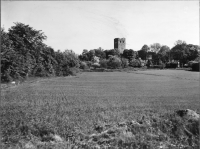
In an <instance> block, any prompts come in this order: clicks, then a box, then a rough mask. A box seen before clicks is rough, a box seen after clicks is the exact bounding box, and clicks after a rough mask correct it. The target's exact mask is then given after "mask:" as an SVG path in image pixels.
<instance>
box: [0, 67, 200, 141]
mask: <svg viewBox="0 0 200 149" xmlns="http://www.w3.org/2000/svg"><path fill="white" fill-rule="evenodd" d="M199 105H200V100H199V73H198V72H190V71H184V70H155V71H153V70H149V71H132V72H84V73H82V74H79V75H78V76H72V77H60V78H51V79H41V80H39V81H37V82H33V83H24V84H21V85H19V86H17V87H15V88H10V89H7V90H5V91H2V94H1V108H0V109H1V111H0V113H1V119H2V122H1V125H2V127H3V129H4V131H3V134H4V140H3V141H5V142H6V141H7V142H12V143H13V142H17V141H18V140H19V137H21V135H22V134H19V130H18V129H20V126H21V125H23V124H24V123H26V124H27V125H28V126H29V125H31V127H32V125H38V127H39V126H40V127H48V129H53V130H54V132H56V133H57V134H59V135H61V136H62V137H64V138H68V137H69V136H70V135H71V134H73V132H74V131H77V130H79V131H81V132H83V133H86V134H91V133H92V132H94V128H93V126H94V124H102V123H107V124H112V123H116V122H122V121H125V120H132V119H137V118H139V117H141V115H148V114H152V113H165V112H170V111H173V110H176V109H192V110H196V111H197V112H199V111H200V107H199ZM26 133H27V132H26Z"/></svg>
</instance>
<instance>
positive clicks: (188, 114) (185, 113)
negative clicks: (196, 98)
mask: <svg viewBox="0 0 200 149" xmlns="http://www.w3.org/2000/svg"><path fill="white" fill-rule="evenodd" d="M176 113H177V114H178V115H179V116H180V117H182V118H184V119H187V120H195V121H199V114H197V113H196V112H195V111H193V110H190V109H186V110H178V111H176Z"/></svg>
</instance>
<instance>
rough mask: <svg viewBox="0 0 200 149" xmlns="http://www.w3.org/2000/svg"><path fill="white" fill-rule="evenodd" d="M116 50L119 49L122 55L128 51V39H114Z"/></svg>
mask: <svg viewBox="0 0 200 149" xmlns="http://www.w3.org/2000/svg"><path fill="white" fill-rule="evenodd" d="M114 48H115V49H118V50H119V51H120V53H123V51H124V49H126V39H125V38H115V39H114Z"/></svg>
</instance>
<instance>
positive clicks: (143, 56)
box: [138, 44, 150, 60]
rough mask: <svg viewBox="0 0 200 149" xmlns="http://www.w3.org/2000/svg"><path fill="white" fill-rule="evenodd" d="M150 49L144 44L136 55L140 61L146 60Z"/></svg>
mask: <svg viewBox="0 0 200 149" xmlns="http://www.w3.org/2000/svg"><path fill="white" fill-rule="evenodd" d="M149 50H150V48H149V47H148V46H147V45H146V44H145V45H144V46H142V48H141V50H139V51H138V55H139V57H140V58H141V59H143V60H146V59H147V53H148V52H149Z"/></svg>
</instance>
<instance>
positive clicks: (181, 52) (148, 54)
mask: <svg viewBox="0 0 200 149" xmlns="http://www.w3.org/2000/svg"><path fill="white" fill-rule="evenodd" d="M199 55H200V46H198V45H193V44H187V43H186V42H185V41H181V40H178V41H176V42H175V44H174V47H172V48H171V49H170V48H169V47H168V46H167V45H161V44H159V43H154V44H152V45H150V46H148V45H146V44H145V45H144V46H142V48H141V49H140V50H138V51H134V50H133V49H125V50H124V51H123V53H120V52H119V50H118V49H111V50H103V49H101V48H99V49H93V50H90V51H88V50H86V49H84V50H83V52H82V54H81V55H79V59H80V60H81V61H85V62H86V63H88V61H89V62H90V61H92V60H93V57H94V56H96V57H99V58H100V66H101V64H103V65H102V67H105V66H106V65H105V62H107V63H108V62H111V61H118V63H119V64H118V66H119V67H120V66H121V67H128V66H132V67H141V66H144V65H147V66H149V65H162V64H165V65H166V64H177V63H178V62H179V64H180V66H184V64H187V63H188V62H189V61H192V60H195V58H197V57H199ZM114 65H116V64H114Z"/></svg>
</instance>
